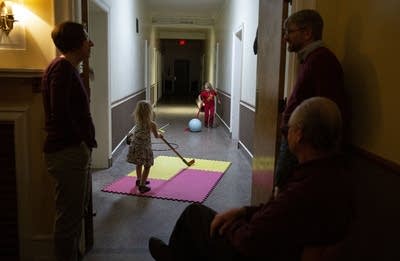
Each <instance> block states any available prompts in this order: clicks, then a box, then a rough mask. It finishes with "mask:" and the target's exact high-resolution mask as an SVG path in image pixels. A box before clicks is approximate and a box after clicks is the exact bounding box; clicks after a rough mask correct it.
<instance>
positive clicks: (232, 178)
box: [85, 99, 251, 261]
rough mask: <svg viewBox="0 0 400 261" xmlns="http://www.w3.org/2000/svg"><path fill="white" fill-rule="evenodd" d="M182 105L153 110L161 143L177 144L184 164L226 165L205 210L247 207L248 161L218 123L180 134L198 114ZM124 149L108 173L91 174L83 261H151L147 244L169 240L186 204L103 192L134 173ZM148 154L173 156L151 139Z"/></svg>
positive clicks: (162, 105) (192, 107)
mask: <svg viewBox="0 0 400 261" xmlns="http://www.w3.org/2000/svg"><path fill="white" fill-rule="evenodd" d="M186 101H188V102H189V103H188V102H184V101H183V100H182V99H180V100H179V101H171V100H169V101H168V102H160V103H159V105H158V107H157V108H155V112H156V122H157V124H158V126H159V128H160V127H163V126H165V128H163V129H164V130H165V133H164V137H165V139H166V140H167V141H169V142H170V143H175V144H177V146H178V148H177V151H178V152H179V153H180V154H182V155H183V156H184V157H185V158H204V159H211V160H224V161H230V162H231V166H230V167H229V169H228V170H227V171H226V173H225V174H224V176H223V177H222V179H221V180H220V181H219V183H218V184H217V186H216V187H215V188H214V190H213V191H212V192H211V194H210V195H209V197H208V198H207V199H206V201H205V202H204V204H205V205H207V206H210V207H212V208H214V209H216V210H217V211H221V210H225V209H228V208H231V207H235V206H240V205H245V204H249V203H250V196H251V193H250V190H251V161H250V159H249V158H247V156H246V155H245V154H244V153H243V152H242V151H241V150H239V149H237V144H234V142H232V140H231V138H230V134H229V133H228V131H227V129H226V128H225V127H224V126H222V125H221V124H222V123H220V122H219V121H218V120H217V122H216V124H215V125H216V127H215V128H210V129H206V128H203V130H202V131H201V132H197V133H193V132H189V131H185V128H186V127H187V123H188V121H189V120H190V119H192V118H193V117H194V116H195V115H196V113H197V107H196V106H195V104H194V101H193V102H192V101H191V99H187V100H186ZM201 116H202V115H201ZM127 149H128V147H127V146H126V145H123V146H121V149H120V150H119V151H118V152H117V153H116V156H115V158H114V162H113V166H112V167H111V168H109V169H105V170H98V171H94V173H93V207H94V211H95V212H96V216H95V217H94V247H93V249H92V250H91V251H89V253H88V254H87V255H86V258H85V260H87V261H103V260H104V261H105V260H107V261H117V260H124V261H125V260H141V261H145V260H153V259H152V258H151V256H150V254H149V252H148V247H147V241H148V238H149V237H150V236H157V237H160V238H161V239H163V240H168V237H169V235H170V233H171V231H172V229H173V226H174V224H175V221H176V220H177V218H178V216H179V215H180V213H181V212H182V211H183V209H184V208H185V207H186V206H187V205H188V204H189V203H188V202H178V201H171V200H162V199H153V198H146V197H136V196H128V195H119V194H112V193H106V192H102V191H101V189H102V188H103V187H104V186H105V185H107V184H109V183H111V182H113V181H115V180H116V179H118V178H119V177H122V176H124V175H127V174H128V173H130V172H131V171H132V170H134V167H135V166H134V165H133V164H129V163H127V162H126V160H125V157H126V154H127ZM153 150H154V157H157V156H159V155H165V156H176V154H175V153H174V152H173V151H171V150H169V148H168V147H167V145H165V144H163V143H162V141H161V140H157V139H154V138H153ZM149 177H151V170H150V175H149ZM187 185H188V186H191V185H192V184H187Z"/></svg>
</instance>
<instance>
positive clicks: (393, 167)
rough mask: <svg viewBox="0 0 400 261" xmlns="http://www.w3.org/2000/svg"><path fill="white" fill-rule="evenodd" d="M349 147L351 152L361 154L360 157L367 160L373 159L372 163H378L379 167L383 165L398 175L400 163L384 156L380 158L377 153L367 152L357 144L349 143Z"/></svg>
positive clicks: (399, 173)
mask: <svg viewBox="0 0 400 261" xmlns="http://www.w3.org/2000/svg"><path fill="white" fill-rule="evenodd" d="M349 149H350V151H351V152H352V153H355V154H357V155H359V156H361V157H363V158H365V159H367V160H370V161H373V162H374V163H376V164H378V165H379V166H381V167H383V168H385V169H388V170H391V171H393V172H394V173H395V174H396V175H399V176H400V165H399V164H397V163H395V162H393V161H390V160H387V159H384V158H382V157H380V156H378V155H376V154H374V153H372V152H369V151H367V150H365V149H363V148H360V147H357V146H354V145H350V146H349Z"/></svg>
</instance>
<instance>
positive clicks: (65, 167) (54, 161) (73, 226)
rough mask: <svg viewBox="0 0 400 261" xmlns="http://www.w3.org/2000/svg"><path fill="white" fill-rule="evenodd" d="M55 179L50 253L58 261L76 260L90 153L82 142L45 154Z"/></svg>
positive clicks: (87, 194) (87, 188)
mask: <svg viewBox="0 0 400 261" xmlns="http://www.w3.org/2000/svg"><path fill="white" fill-rule="evenodd" d="M45 159H46V162H47V170H48V172H49V174H50V175H52V176H53V177H54V179H55V185H56V186H55V189H56V191H55V204H56V217H55V227H54V251H55V255H56V258H57V260H58V261H76V260H78V256H79V251H78V245H79V241H80V236H81V231H82V223H83V218H84V214H85V210H86V209H87V206H88V202H89V196H90V195H89V192H90V186H91V184H90V182H89V180H90V176H89V175H90V162H91V150H90V149H89V148H88V147H87V146H86V144H85V143H84V142H82V143H81V144H79V145H76V146H71V147H68V148H65V149H63V150H61V151H57V152H54V153H45Z"/></svg>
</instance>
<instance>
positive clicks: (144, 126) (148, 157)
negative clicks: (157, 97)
mask: <svg viewBox="0 0 400 261" xmlns="http://www.w3.org/2000/svg"><path fill="white" fill-rule="evenodd" d="M153 115H154V114H153V109H152V106H151V104H150V103H148V102H147V101H139V102H138V103H137V105H136V108H135V111H134V113H133V116H134V118H135V121H136V128H135V130H134V132H133V135H131V137H130V144H129V152H128V156H127V161H128V162H130V163H133V164H135V165H136V176H137V179H136V186H139V191H140V193H145V192H148V191H150V187H148V186H146V184H149V183H150V182H149V181H147V177H148V175H149V172H150V168H151V166H153V164H154V157H153V150H152V148H151V137H150V132H152V133H153V135H154V137H156V138H162V134H161V133H159V132H158V130H157V124H156V123H155V122H154V121H153V120H152V119H153Z"/></svg>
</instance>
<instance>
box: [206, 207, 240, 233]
mask: <svg viewBox="0 0 400 261" xmlns="http://www.w3.org/2000/svg"><path fill="white" fill-rule="evenodd" d="M244 214H245V208H233V209H231V210H228V211H226V212H223V213H219V214H217V215H215V217H214V219H213V221H212V222H211V225H210V236H211V237H213V236H214V235H215V233H217V232H218V234H219V235H221V236H222V235H223V234H224V233H225V231H226V229H227V228H228V227H229V226H230V225H231V224H232V222H234V221H235V220H236V219H237V218H239V217H241V216H243V215H244Z"/></svg>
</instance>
